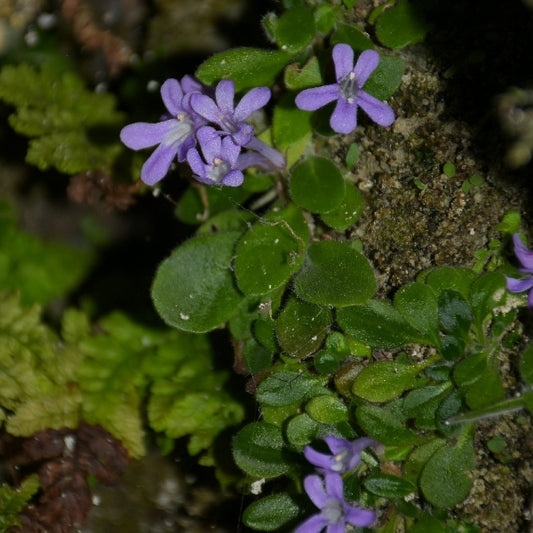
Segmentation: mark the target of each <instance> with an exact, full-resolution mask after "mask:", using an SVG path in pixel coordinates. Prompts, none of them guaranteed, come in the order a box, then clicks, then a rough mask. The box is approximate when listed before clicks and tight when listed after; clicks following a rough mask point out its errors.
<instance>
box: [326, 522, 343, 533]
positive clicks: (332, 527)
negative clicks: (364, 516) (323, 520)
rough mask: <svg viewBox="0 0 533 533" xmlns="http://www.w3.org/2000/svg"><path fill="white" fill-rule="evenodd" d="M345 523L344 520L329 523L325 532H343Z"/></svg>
mask: <svg viewBox="0 0 533 533" xmlns="http://www.w3.org/2000/svg"><path fill="white" fill-rule="evenodd" d="M345 524H346V522H345V521H344V520H343V521H342V522H337V523H336V524H329V525H328V529H326V533H345V531H346V528H345Z"/></svg>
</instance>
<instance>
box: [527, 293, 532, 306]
mask: <svg viewBox="0 0 533 533" xmlns="http://www.w3.org/2000/svg"><path fill="white" fill-rule="evenodd" d="M527 306H528V307H529V309H532V310H533V291H529V294H528V295H527Z"/></svg>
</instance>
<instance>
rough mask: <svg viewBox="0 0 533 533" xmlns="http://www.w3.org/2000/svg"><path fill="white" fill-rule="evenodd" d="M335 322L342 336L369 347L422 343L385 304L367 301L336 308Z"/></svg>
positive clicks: (390, 307)
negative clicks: (343, 333)
mask: <svg viewBox="0 0 533 533" xmlns="http://www.w3.org/2000/svg"><path fill="white" fill-rule="evenodd" d="M337 323H338V324H339V326H340V327H341V329H342V330H343V331H344V332H345V333H347V334H348V335H350V336H351V337H354V338H355V339H356V340H358V341H360V342H363V343H364V344H366V345H367V346H371V347H373V348H385V349H387V348H397V347H398V346H402V345H404V344H409V343H412V342H419V341H421V340H422V339H421V337H420V334H419V333H418V332H417V331H416V330H414V329H413V328H412V327H411V326H410V325H409V324H408V323H407V321H406V320H405V319H404V318H403V317H402V315H400V313H399V312H398V311H397V310H396V309H394V307H393V306H392V304H391V303H390V302H388V301H380V300H370V301H368V302H367V303H366V304H364V305H354V306H351V307H345V308H343V309H338V310H337Z"/></svg>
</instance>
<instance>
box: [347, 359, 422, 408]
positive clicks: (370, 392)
mask: <svg viewBox="0 0 533 533" xmlns="http://www.w3.org/2000/svg"><path fill="white" fill-rule="evenodd" d="M422 370H423V366H421V365H406V364H402V363H398V362H396V361H378V362H376V363H373V364H371V365H368V366H367V367H365V368H363V370H361V372H359V374H358V375H357V377H356V378H355V381H354V384H353V388H352V391H353V393H354V394H355V395H356V396H359V397H360V398H364V399H365V400H368V401H369V402H377V403H381V402H387V401H389V400H392V399H393V398H396V397H397V396H399V395H400V394H401V393H402V392H404V391H406V390H409V389H412V388H414V387H416V386H417V384H418V380H417V379H416V376H417V374H419V373H420V372H421V371H422Z"/></svg>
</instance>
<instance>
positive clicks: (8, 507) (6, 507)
mask: <svg viewBox="0 0 533 533" xmlns="http://www.w3.org/2000/svg"><path fill="white" fill-rule="evenodd" d="M37 490H39V479H38V478H37V475H36V474H34V475H32V476H29V477H27V478H26V479H25V480H24V481H23V482H22V484H21V485H20V487H18V488H17V489H12V488H11V487H9V486H8V485H2V486H0V531H10V528H11V527H14V526H20V519H19V516H18V515H19V514H20V513H21V511H22V510H23V509H24V507H26V505H27V504H28V501H29V500H30V498H31V497H32V496H33V495H34V494H35V493H36V492H37Z"/></svg>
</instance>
